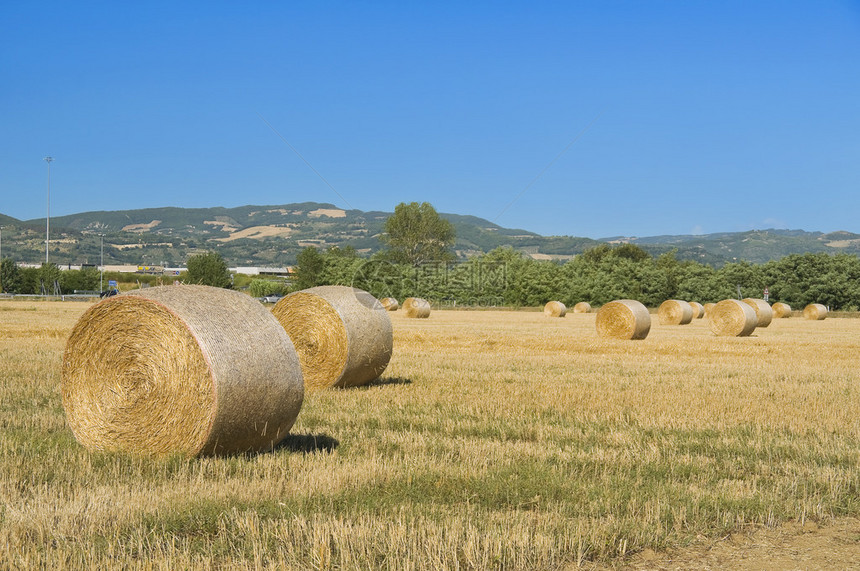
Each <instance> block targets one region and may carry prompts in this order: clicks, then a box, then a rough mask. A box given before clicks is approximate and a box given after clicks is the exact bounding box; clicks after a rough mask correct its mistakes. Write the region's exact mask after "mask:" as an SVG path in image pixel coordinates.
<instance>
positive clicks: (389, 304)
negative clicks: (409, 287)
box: [379, 297, 400, 311]
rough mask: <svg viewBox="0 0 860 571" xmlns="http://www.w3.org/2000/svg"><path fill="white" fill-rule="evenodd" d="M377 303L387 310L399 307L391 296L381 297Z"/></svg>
mask: <svg viewBox="0 0 860 571" xmlns="http://www.w3.org/2000/svg"><path fill="white" fill-rule="evenodd" d="M379 303H381V304H382V307H384V308H385V309H386V310H387V311H397V310H398V308H399V307H400V304H399V303H397V300H396V299H394V298H393V297H383V298H382V299H380V300H379Z"/></svg>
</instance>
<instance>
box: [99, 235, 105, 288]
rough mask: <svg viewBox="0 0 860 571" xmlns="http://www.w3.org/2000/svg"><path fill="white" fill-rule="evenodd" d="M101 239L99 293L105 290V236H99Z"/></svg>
mask: <svg viewBox="0 0 860 571" xmlns="http://www.w3.org/2000/svg"><path fill="white" fill-rule="evenodd" d="M99 236H101V237H102V261H101V264H99V293H101V292H103V291H104V290H105V288H104V286H103V285H102V284H103V283H104V275H105V235H104V234H99Z"/></svg>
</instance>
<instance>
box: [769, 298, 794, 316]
mask: <svg viewBox="0 0 860 571" xmlns="http://www.w3.org/2000/svg"><path fill="white" fill-rule="evenodd" d="M771 309H772V310H773V317H774V319H783V318H786V317H791V306H790V305H788V304H787V303H782V302H781V301H778V302H776V303H774V304H773V305H772V306H771Z"/></svg>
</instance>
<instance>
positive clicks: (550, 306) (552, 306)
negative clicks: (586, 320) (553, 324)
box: [543, 301, 591, 317]
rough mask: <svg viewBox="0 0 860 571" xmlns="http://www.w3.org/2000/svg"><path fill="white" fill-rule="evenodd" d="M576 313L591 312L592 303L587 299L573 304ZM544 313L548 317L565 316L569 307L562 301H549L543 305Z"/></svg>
mask: <svg viewBox="0 0 860 571" xmlns="http://www.w3.org/2000/svg"><path fill="white" fill-rule="evenodd" d="M573 312H574V313H590V312H591V304H590V303H588V302H587V301H580V302H579V303H577V304H576V305H574V306H573ZM543 313H544V315H546V316H547V317H564V316H565V315H567V307H566V306H565V305H564V304H563V303H562V302H560V301H549V302H547V304H546V305H545V306H543Z"/></svg>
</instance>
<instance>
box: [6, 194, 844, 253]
mask: <svg viewBox="0 0 860 571" xmlns="http://www.w3.org/2000/svg"><path fill="white" fill-rule="evenodd" d="M390 214H391V213H389V212H378V211H372V212H363V211H361V210H344V209H341V208H338V207H337V206H335V205H333V204H328V203H318V202H303V203H296V204H282V205H248V206H239V207H235V208H224V207H213V208H175V207H165V208H146V209H139V210H118V211H94V212H81V213H77V214H72V215H68V216H58V217H54V218H52V219H51V252H52V254H51V260H52V261H54V262H56V263H59V264H74V265H77V264H81V263H90V264H96V263H99V261H100V259H101V255H102V248H101V246H102V239H104V261H105V263H106V264H147V265H165V266H182V265H184V263H185V260H186V259H187V258H188V256H190V255H192V254H195V253H199V252H202V251H207V250H214V251H217V252H219V253H220V254H221V255H222V256H223V257H224V258H225V260H227V263H228V264H230V265H231V266H271V265H274V266H283V265H289V264H293V263H295V259H296V256H297V255H298V253H299V252H300V251H301V250H302V249H303V248H305V247H307V246H315V247H319V248H328V247H331V246H338V247H345V246H352V247H353V248H355V249H356V250H357V251H358V252H359V254H361V255H370V254H371V253H373V252H375V251H377V250H378V249H380V248H381V247H382V245H381V244H380V242H379V240H378V236H379V234H380V233H381V232H382V228H383V225H384V223H385V220H386V219H387V218H388V216H390ZM442 216H443V217H444V218H446V219H448V220H449V221H451V223H452V224H453V225H454V227H455V229H456V232H457V242H456V244H455V249H456V251H457V253H458V255H459V256H460V257H463V258H465V257H468V256H472V255H476V254H479V253H482V252H487V251H490V250H492V249H493V248H496V247H498V246H510V247H512V248H515V249H517V250H519V251H521V252H523V253H525V254H528V255H530V256H532V257H534V258H537V259H555V260H560V261H564V260H567V259H570V258H571V257H573V256H574V255H576V254H579V253H581V252H583V251H585V250H587V249H589V248H591V247H594V246H596V245H598V244H601V243H604V242H609V243H616V244H617V243H632V244H636V245H638V246H640V247H642V248H643V249H645V250H647V251H648V252H650V253H651V254H652V255H659V254H661V253H664V252H668V251H671V250H674V251H676V256H677V257H678V258H679V259H691V260H696V261H699V262H702V263H708V264H712V265H717V266H719V265H722V264H724V263H726V262H730V261H734V260H747V261H750V262H756V263H760V262H766V261H768V260H771V259H776V258H781V257H783V256H786V255H788V254H795V253H806V252H833V253H836V252H847V253H860V234H852V233H849V232H833V233H830V234H823V233H821V232H806V231H803V230H753V231H749V232H734V233H732V232H729V233H717V234H707V235H702V236H694V235H681V236H671V235H665V236H651V237H623V236H616V237H612V238H604V239H602V240H594V239H591V238H583V237H575V236H541V235H540V234H536V233H534V232H529V231H527V230H520V229H512V228H504V227H502V226H499V225H497V224H494V223H492V222H490V221H488V220H485V219H483V218H478V217H476V216H468V215H460V214H445V213H443V214H442ZM44 224H45V222H44V219H34V220H28V221H21V220H17V219H15V218H12V217H10V216H5V215H2V214H0V225H2V226H3V227H4V228H3V255H4V256H9V257H12V258H14V259H15V260H17V261H23V262H31V263H38V262H40V261H42V260H43V259H44V251H45V250H44V246H45V234H44Z"/></svg>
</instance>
